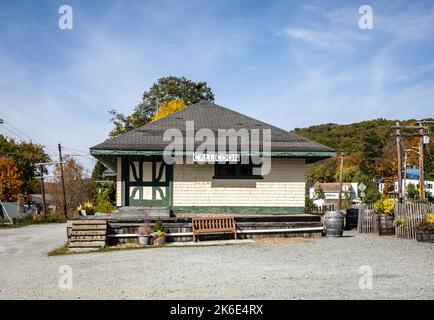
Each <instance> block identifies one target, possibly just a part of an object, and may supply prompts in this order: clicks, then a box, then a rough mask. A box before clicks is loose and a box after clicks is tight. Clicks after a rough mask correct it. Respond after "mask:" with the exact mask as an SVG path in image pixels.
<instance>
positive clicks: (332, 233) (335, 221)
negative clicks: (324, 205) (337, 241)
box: [324, 211, 344, 238]
mask: <svg viewBox="0 0 434 320" xmlns="http://www.w3.org/2000/svg"><path fill="white" fill-rule="evenodd" d="M324 225H325V229H326V236H327V237H333V238H336V237H342V234H343V232H344V214H343V213H342V212H336V211H327V212H326V213H325V215H324Z"/></svg>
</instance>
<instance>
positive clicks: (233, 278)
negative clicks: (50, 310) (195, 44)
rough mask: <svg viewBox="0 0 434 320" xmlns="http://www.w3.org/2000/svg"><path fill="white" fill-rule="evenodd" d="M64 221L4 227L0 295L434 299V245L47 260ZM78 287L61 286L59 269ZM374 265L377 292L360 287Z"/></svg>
mask: <svg viewBox="0 0 434 320" xmlns="http://www.w3.org/2000/svg"><path fill="white" fill-rule="evenodd" d="M65 227H66V226H65V225H63V224H56V225H54V224H51V225H34V226H28V227H23V228H19V229H0V299H58V298H61V299H110V298H120V299H225V298H227V299H312V298H314V299H392V298H393V299H433V298H434V244H425V243H418V242H416V241H410V240H401V239H397V238H395V237H378V236H374V235H362V234H357V233H355V232H346V233H345V237H343V238H338V239H329V238H322V239H315V240H312V241H309V242H306V241H277V242H274V241H261V242H257V243H249V244H239V245H228V246H213V247H179V248H156V249H148V250H128V251H116V252H107V253H89V254H76V255H68V256H57V257H47V255H46V253H47V252H48V251H49V250H51V249H53V248H56V247H59V246H61V245H62V244H63V243H64V241H65ZM62 265H69V266H71V267H72V270H73V288H72V289H71V290H62V289H60V288H59V286H58V281H59V278H60V276H61V274H60V273H59V267H60V266H62ZM364 265H367V266H370V267H371V268H372V272H373V279H372V289H371V290H361V289H360V287H359V279H360V277H361V274H359V268H360V267H361V266H364Z"/></svg>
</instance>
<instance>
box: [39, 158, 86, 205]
mask: <svg viewBox="0 0 434 320" xmlns="http://www.w3.org/2000/svg"><path fill="white" fill-rule="evenodd" d="M63 162H64V165H63V176H64V179H65V193H66V204H67V207H68V211H69V212H73V211H75V210H76V209H77V207H78V205H79V204H81V203H84V202H86V201H89V200H90V199H91V197H92V196H91V194H90V179H89V178H87V177H85V176H84V168H83V167H82V166H81V165H80V164H79V163H78V162H77V161H76V160H75V159H74V158H72V157H71V156H68V155H66V156H64V158H63ZM53 173H54V176H55V178H54V180H53V181H52V182H51V183H50V184H49V185H48V186H47V189H48V192H49V193H50V194H51V195H52V197H53V200H54V202H55V204H56V206H57V208H61V207H62V205H63V193H62V185H61V183H62V182H61V171H60V165H59V164H56V165H55V166H54V171H53Z"/></svg>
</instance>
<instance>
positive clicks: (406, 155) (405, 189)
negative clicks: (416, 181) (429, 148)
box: [402, 149, 408, 199]
mask: <svg viewBox="0 0 434 320" xmlns="http://www.w3.org/2000/svg"><path fill="white" fill-rule="evenodd" d="M407 152H408V151H407V149H406V150H404V183H403V189H402V198H403V199H405V197H406V194H407V162H408V154H407Z"/></svg>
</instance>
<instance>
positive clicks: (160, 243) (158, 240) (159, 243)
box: [154, 236, 166, 246]
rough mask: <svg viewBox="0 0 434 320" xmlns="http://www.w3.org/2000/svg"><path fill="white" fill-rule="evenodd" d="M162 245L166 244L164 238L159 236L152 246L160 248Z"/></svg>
mask: <svg viewBox="0 0 434 320" xmlns="http://www.w3.org/2000/svg"><path fill="white" fill-rule="evenodd" d="M163 244H166V236H161V237H158V238H155V239H154V245H156V246H162V245H163Z"/></svg>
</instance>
